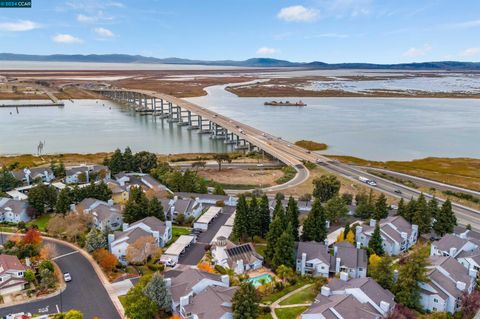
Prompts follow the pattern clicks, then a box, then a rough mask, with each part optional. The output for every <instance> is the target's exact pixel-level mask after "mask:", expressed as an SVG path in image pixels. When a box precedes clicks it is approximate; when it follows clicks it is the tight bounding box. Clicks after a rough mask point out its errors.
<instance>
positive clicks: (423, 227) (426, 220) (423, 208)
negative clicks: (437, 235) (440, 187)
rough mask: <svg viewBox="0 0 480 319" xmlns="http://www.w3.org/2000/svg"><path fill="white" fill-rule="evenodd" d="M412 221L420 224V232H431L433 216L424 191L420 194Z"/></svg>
mask: <svg viewBox="0 0 480 319" xmlns="http://www.w3.org/2000/svg"><path fill="white" fill-rule="evenodd" d="M412 222H413V223H414V224H416V225H418V232H419V233H420V234H427V233H429V232H430V229H431V227H432V218H431V217H430V213H429V209H428V206H427V200H426V199H425V196H424V195H423V193H422V194H420V196H418V199H417V203H416V205H415V213H414V215H413V218H412Z"/></svg>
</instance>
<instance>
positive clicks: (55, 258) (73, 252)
mask: <svg viewBox="0 0 480 319" xmlns="http://www.w3.org/2000/svg"><path fill="white" fill-rule="evenodd" d="M77 253H78V251H77V250H75V251H72V252H69V253H66V254H63V255H60V256H57V257H53V258H52V260H57V259H60V258H62V257H67V256H70V255H73V254H77Z"/></svg>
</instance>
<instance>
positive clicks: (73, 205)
mask: <svg viewBox="0 0 480 319" xmlns="http://www.w3.org/2000/svg"><path fill="white" fill-rule="evenodd" d="M75 209H76V206H75V204H70V211H71V212H74V211H75Z"/></svg>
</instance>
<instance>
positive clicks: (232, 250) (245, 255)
mask: <svg viewBox="0 0 480 319" xmlns="http://www.w3.org/2000/svg"><path fill="white" fill-rule="evenodd" d="M225 252H226V253H227V256H228V260H227V263H228V265H229V266H230V268H233V267H234V263H236V262H237V261H238V260H242V261H243V264H244V265H246V264H250V263H253V262H255V261H257V260H263V257H262V256H260V255H259V254H258V253H257V252H256V251H255V248H254V247H253V245H252V244H251V243H245V244H242V245H233V246H231V247H229V248H227V249H226V250H225Z"/></svg>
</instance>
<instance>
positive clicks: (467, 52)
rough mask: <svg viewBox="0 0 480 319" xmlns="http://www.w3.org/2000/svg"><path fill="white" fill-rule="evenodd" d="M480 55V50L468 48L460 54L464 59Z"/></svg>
mask: <svg viewBox="0 0 480 319" xmlns="http://www.w3.org/2000/svg"><path fill="white" fill-rule="evenodd" d="M479 54H480V48H468V49H465V50H464V51H462V52H460V54H459V56H460V57H462V58H471V57H474V56H477V55H479Z"/></svg>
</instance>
